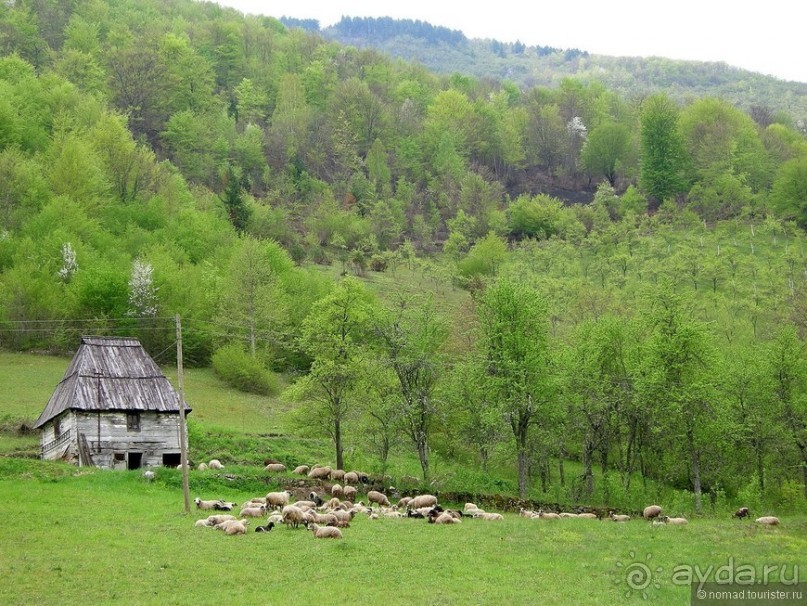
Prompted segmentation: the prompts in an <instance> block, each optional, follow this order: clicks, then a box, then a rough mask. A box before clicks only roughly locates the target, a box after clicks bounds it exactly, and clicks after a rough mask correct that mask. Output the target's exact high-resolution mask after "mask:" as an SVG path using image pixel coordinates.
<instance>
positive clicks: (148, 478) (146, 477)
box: [143, 469, 156, 482]
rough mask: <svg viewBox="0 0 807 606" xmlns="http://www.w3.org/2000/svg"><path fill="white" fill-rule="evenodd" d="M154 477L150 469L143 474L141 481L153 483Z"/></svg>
mask: <svg viewBox="0 0 807 606" xmlns="http://www.w3.org/2000/svg"><path fill="white" fill-rule="evenodd" d="M155 477H156V474H155V473H154V472H153V471H151V470H150V469H148V470H146V471H144V472H143V479H144V480H146V481H147V482H153V481H154V478H155Z"/></svg>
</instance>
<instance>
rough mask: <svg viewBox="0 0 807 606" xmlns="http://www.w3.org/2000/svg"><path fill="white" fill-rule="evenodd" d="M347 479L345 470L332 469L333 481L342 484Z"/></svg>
mask: <svg viewBox="0 0 807 606" xmlns="http://www.w3.org/2000/svg"><path fill="white" fill-rule="evenodd" d="M344 478H345V470H344V469H332V470H331V479H332V480H333V481H334V482H342V481H344Z"/></svg>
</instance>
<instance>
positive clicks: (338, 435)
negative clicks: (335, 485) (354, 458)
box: [333, 419, 345, 469]
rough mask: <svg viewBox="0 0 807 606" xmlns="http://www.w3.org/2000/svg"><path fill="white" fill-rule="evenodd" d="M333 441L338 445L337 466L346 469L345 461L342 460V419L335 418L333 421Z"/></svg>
mask: <svg viewBox="0 0 807 606" xmlns="http://www.w3.org/2000/svg"><path fill="white" fill-rule="evenodd" d="M333 441H334V444H335V445H336V468H337V469H344V468H345V465H344V461H343V460H342V421H341V419H335V420H334V422H333Z"/></svg>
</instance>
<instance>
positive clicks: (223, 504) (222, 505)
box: [213, 501, 238, 511]
mask: <svg viewBox="0 0 807 606" xmlns="http://www.w3.org/2000/svg"><path fill="white" fill-rule="evenodd" d="M235 507H238V503H233V502H232V501H216V504H215V505H214V506H213V509H215V510H216V511H232V510H233V509H234V508H235Z"/></svg>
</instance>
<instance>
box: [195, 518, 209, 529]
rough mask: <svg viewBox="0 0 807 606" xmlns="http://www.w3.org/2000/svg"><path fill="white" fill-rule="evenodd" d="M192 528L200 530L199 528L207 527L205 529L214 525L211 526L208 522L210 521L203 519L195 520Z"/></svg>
mask: <svg viewBox="0 0 807 606" xmlns="http://www.w3.org/2000/svg"><path fill="white" fill-rule="evenodd" d="M194 526H195V527H196V528H201V527H204V526H207V527H210V526H214V524H212V523H211V522H210V520H207V519H205V520H196V524H194Z"/></svg>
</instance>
